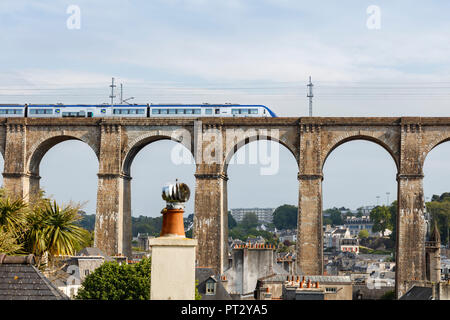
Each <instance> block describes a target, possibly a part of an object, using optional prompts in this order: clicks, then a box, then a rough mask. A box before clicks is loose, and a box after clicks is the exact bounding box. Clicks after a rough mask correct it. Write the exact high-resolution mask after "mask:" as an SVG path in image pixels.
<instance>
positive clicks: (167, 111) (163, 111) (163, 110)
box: [161, 109, 169, 114]
mask: <svg viewBox="0 0 450 320" xmlns="http://www.w3.org/2000/svg"><path fill="white" fill-rule="evenodd" d="M168 113H169V110H167V109H161V114H168Z"/></svg>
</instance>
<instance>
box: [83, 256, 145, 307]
mask: <svg viewBox="0 0 450 320" xmlns="http://www.w3.org/2000/svg"><path fill="white" fill-rule="evenodd" d="M150 279H151V259H150V258H144V259H142V260H141V261H140V262H139V263H137V264H122V265H119V264H118V263H117V262H105V263H103V264H102V265H101V266H100V267H98V268H97V269H95V271H94V272H93V273H91V274H89V275H88V276H87V277H86V278H85V279H84V281H83V284H82V286H81V288H80V289H79V290H78V294H77V296H76V299H84V300H86V299H94V300H149V299H150Z"/></svg>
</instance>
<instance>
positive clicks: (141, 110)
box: [137, 109, 145, 114]
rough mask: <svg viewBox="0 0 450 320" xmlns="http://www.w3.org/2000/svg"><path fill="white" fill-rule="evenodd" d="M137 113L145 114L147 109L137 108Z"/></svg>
mask: <svg viewBox="0 0 450 320" xmlns="http://www.w3.org/2000/svg"><path fill="white" fill-rule="evenodd" d="M137 114H145V110H144V109H137Z"/></svg>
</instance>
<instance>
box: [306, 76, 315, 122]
mask: <svg viewBox="0 0 450 320" xmlns="http://www.w3.org/2000/svg"><path fill="white" fill-rule="evenodd" d="M313 86H314V85H313V84H312V82H311V76H310V77H309V83H308V84H307V87H308V94H307V95H306V96H307V97H308V98H309V116H310V117H312V98H313V97H314V94H313Z"/></svg>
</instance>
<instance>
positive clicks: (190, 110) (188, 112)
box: [186, 109, 194, 114]
mask: <svg viewBox="0 0 450 320" xmlns="http://www.w3.org/2000/svg"><path fill="white" fill-rule="evenodd" d="M192 113H194V111H193V110H192V109H186V114H192Z"/></svg>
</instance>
